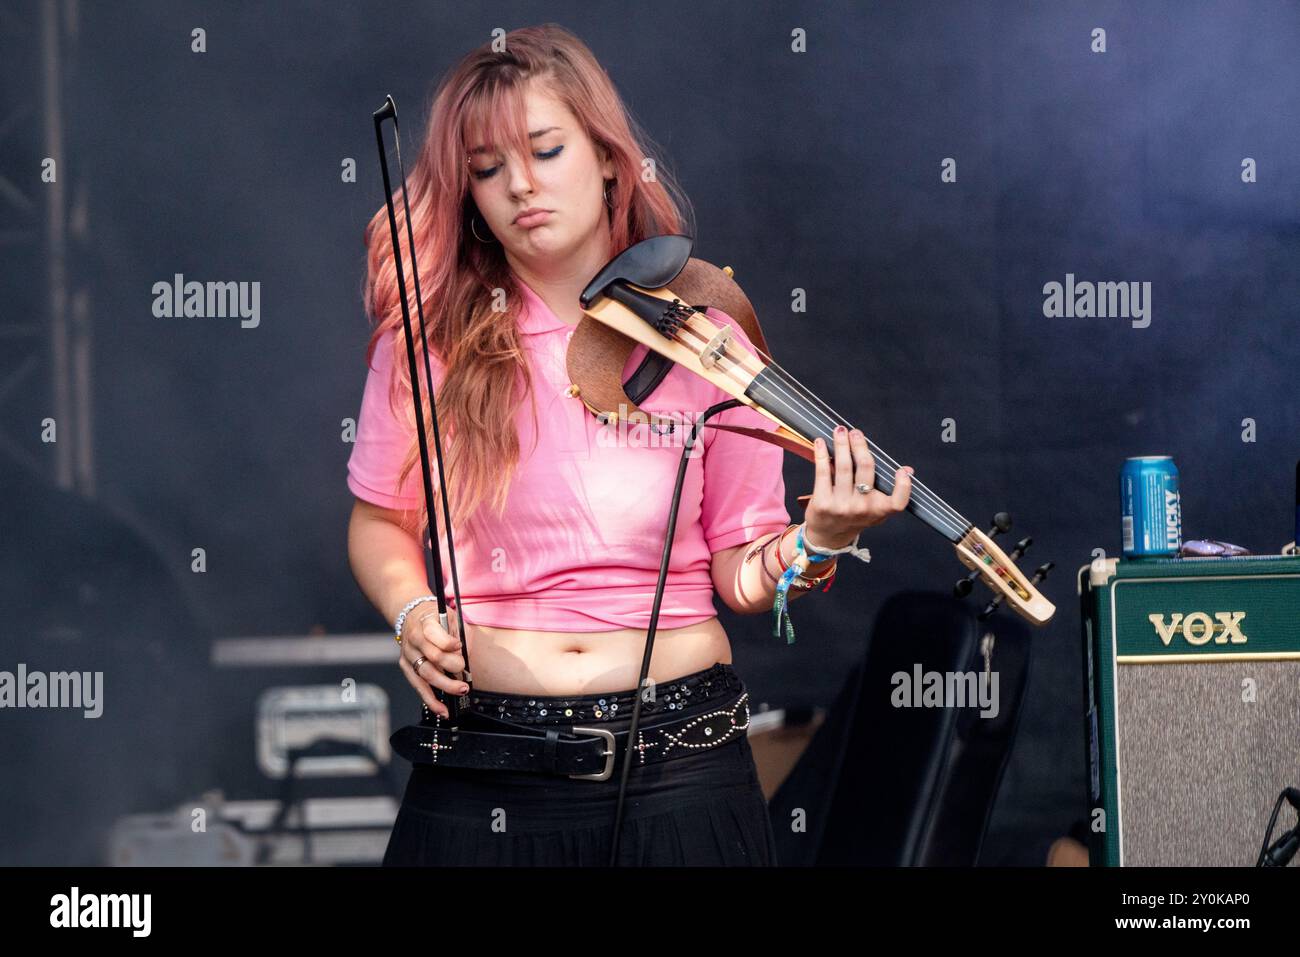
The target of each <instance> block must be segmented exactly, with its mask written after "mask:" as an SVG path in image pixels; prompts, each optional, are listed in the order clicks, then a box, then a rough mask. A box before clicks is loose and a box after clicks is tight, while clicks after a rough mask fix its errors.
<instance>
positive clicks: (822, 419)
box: [579, 235, 1056, 626]
mask: <svg viewBox="0 0 1300 957" xmlns="http://www.w3.org/2000/svg"><path fill="white" fill-rule="evenodd" d="M692 245H693V240H692V239H691V238H690V237H689V236H680V235H666V236H655V237H653V238H651V239H646V240H643V241H641V242H639V243H636V244H634V245H632V246H629V247H628V248H627V249H626V250H624V251H623V252H622V253H620V254H619V255H618V256H616V257H615V258H614V259H612V260H610V262H609V263H607V264H606V265H605V266H604V268H602V269H601V271H600V272H599V273H597V274H596V277H595V278H594V279H593V280H592V281H591V282H590V283H589V284H588V285H587V287H586V288H585V289H584V290H583V293H582V295H581V296H580V297H579V301H580V303H581V305H582V308H583V311H584V312H585V314H586V315H587V316H590V317H591V318H592V319H594V320H596V321H597V322H599V323H601V324H602V325H605V326H608V327H610V328H612V329H614V330H615V331H617V332H620V333H622V334H623V335H625V336H627V337H629V338H630V339H633V340H635V341H636V342H639V343H641V344H643V345H644V346H646V348H648V349H650V350H652V351H654V352H657V353H659V354H661V355H663V356H665V357H667V358H668V359H671V360H672V361H674V362H676V363H677V364H679V365H682V366H685V367H686V368H687V369H688V370H690V371H691V372H693V373H694V374H696V375H698V376H700V377H702V378H704V379H707V380H708V381H709V382H711V383H713V384H714V385H716V386H717V387H718V388H719V389H721V390H722V391H723V392H725V393H726V394H728V395H731V396H733V397H735V398H736V399H739V400H740V401H741V402H743V403H744V404H745V405H748V406H749V407H750V408H752V409H754V410H755V411H757V412H759V413H761V414H762V415H764V416H765V417H767V418H768V419H771V420H772V421H773V422H774V423H775V424H776V428H775V429H774V430H770V431H765V430H763V429H755V428H749V427H746V426H736V425H726V424H723V423H718V424H713V423H706V425H708V426H709V427H711V428H715V429H725V430H727V431H730V432H738V433H741V434H744V435H748V436H751V437H752V438H757V439H761V440H762V441H765V442H770V443H772V444H774V445H777V446H780V447H781V448H783V449H785V450H786V451H788V452H793V453H794V454H796V455H799V456H801V457H803V458H805V459H808V460H809V461H810V462H811V461H815V452H814V448H813V440H814V439H815V438H816V437H817V436H821V437H822V438H823V439H824V440H825V442H826V446H827V448H828V449H829V450H831V454H832V457H833V456H834V451H833V450H834V447H835V437H834V430H835V427H836V426H838V425H844V426H846V427H849V428H852V425H851V424H850V423H849V421H848V420H847V419H845V418H844V417H843V416H842V415H840V414H839V413H838V412H836V411H835V410H834V409H832V408H831V407H830V406H829V405H828V404H827V403H826V402H824V401H822V400H821V399H820V398H818V397H817V396H816V395H814V394H813V393H812V392H811V391H810V390H809V389H807V388H806V387H805V386H804V385H803V384H802V383H800V382H799V380H797V379H796V378H795V377H794V376H792V375H791V374H790V373H788V372H786V371H785V370H784V369H782V368H781V367H780V366H779V365H778V364H777V363H776V362H775V361H774V360H773V359H772V358H771V357H770V356H767V355H760V354H756V353H755V352H751V351H750V350H748V349H746V348H745V347H744V346H743V345H741V343H740V342H739V341H738V340H737V339H736V338H735V336H734V334H733V332H734V330H733V329H732V327H731V326H729V325H727V324H726V323H717V322H714V320H712V319H711V318H709V317H708V316H707V315H705V314H704V313H701V312H698V311H697V310H695V309H694V308H692V307H691V306H689V305H687V304H686V303H685V302H683V301H682V300H681V299H680V298H679V297H678V296H676V295H674V293H673V292H672V290H671V289H670V288H669V283H670V282H672V281H673V279H674V278H675V277H676V276H677V275H678V273H680V272H681V270H682V268H683V267H684V266H685V264H686V262H687V261H688V259H689V258H690V254H691V247H692ZM867 446H868V448H869V449H870V450H871V454H872V456H873V457H874V459H875V463H876V477H875V486H876V488H878V489H880V491H881V492H882V493H884V494H886V495H888V494H890V493H891V492H892V491H893V489H894V476H895V473H896V471H897V470H898V467H899V466H898V463H897V462H896V461H895V460H894V459H893V458H892V457H891V456H890V455H889V454H888V453H887V452H885V451H884V450H883V449H881V448H880V447H879V446H878V445H876V444H875V443H874V442H872V441H871V440H870V439H868V440H867ZM801 498H803V499H806V496H801ZM906 510H907V511H908V512H909V513H911V514H912V515H913V516H914V517H915V518H917V519H919V520H920V521H921V522H923V523H924V524H925V525H927V526H928V527H930V528H932V529H934V530H935V531H936V532H938V533H939V534H940V535H942V536H943V537H944V538H946V539H947V540H948V541H949V542H951V543H952V545H953V547H954V548H955V549H956V552H957V557H958V559H959V560H960V561H961V563H962V564H963V565H965V566H966V567H967V568H969V569H971V570H972V571H971V573H970V574H969V575H968V576H966V578H964V579H962V580H959V581H958V582H957V585H956V588H955V591H956V593H957V594H958V595H961V596H964V595H966V594H968V593H969V592H970V589H971V586H972V583H973V582H974V580H976V579H981V580H983V581H984V583H985V584H986V585H988V586H989V588H990V589H992V591H993V593H994V595H993V600H992V601H991V602H990V603H989V605H988V606H986V607H985V608H984V609H983V611H982V612H981V613H980V617H981V618H985V617H987V616H988V615H990V614H992V613H993V611H994V610H996V608H997V607H998V605H999V604H1001V603H1002V602H1006V603H1007V604H1008V605H1009V606H1010V607H1011V608H1012V609H1013V610H1014V611H1015V612H1017V613H1018V614H1019V615H1021V616H1022V617H1023V618H1025V619H1026V620H1027V621H1029V622H1030V623H1031V624H1034V625H1040V626H1041V625H1045V624H1046V623H1047V622H1048V621H1050V620H1051V618H1052V616H1053V615H1054V614H1055V613H1056V606H1054V605H1053V604H1052V603H1051V602H1050V601H1048V600H1047V598H1046V597H1045V596H1044V595H1043V594H1042V593H1041V592H1039V590H1038V589H1037V588H1036V587H1035V585H1036V583H1037V582H1039V581H1041V580H1042V579H1044V578H1046V577H1047V573H1048V571H1050V570H1051V568H1052V567H1053V566H1052V563H1051V562H1047V563H1045V564H1043V565H1042V566H1040V567H1039V568H1038V569H1037V570H1036V572H1035V574H1034V577H1033V579H1030V578H1029V577H1027V576H1026V575H1025V574H1024V573H1023V572H1021V570H1020V569H1019V568H1017V567H1016V562H1015V560H1016V559H1018V558H1019V557H1020V556H1021V555H1022V554H1024V552H1025V550H1026V549H1027V548H1028V547H1029V545H1030V543H1031V542H1032V539H1030V538H1024V539H1022V540H1021V541H1020V542H1018V543H1017V544H1016V547H1015V548H1014V549H1013V550H1012V552H1011V554H1010V555H1008V554H1007V553H1006V552H1004V551H1003V550H1002V549H1001V548H1000V547H999V546H998V545H997V544H996V543H994V541H993V536H994V535H996V534H998V533H999V532H1003V531H1006V530H1007V529H1009V528H1010V518H1009V516H1007V515H1006V513H1005V512H999V513H998V514H997V515H996V516H995V517H994V528H993V529H992V530H990V531H989V532H987V533H986V532H984V531H982V530H981V529H979V528H977V527H976V526H975V525H974V524H973V523H971V522H970V521H969V520H968V519H966V518H965V517H964V516H962V514H961V513H960V512H958V511H957V510H956V509H955V508H953V507H952V506H951V505H949V504H948V503H947V502H945V501H944V500H943V499H942V498H941V497H940V496H939V495H938V494H936V493H935V492H934V491H933V490H932V489H930V488H928V487H927V486H926V485H925V484H924V483H923V482H921V481H920V480H919V479H917V478H916V477H915V476H913V479H912V494H911V496H910V498H909V500H908V503H907V506H906Z"/></svg>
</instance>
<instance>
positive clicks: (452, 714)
mask: <svg viewBox="0 0 1300 957" xmlns="http://www.w3.org/2000/svg"><path fill="white" fill-rule="evenodd" d="M374 119H375V139H376V141H377V142H378V144H379V168H380V170H381V171H382V172H383V174H384V200H385V202H386V203H387V204H388V226H389V229H390V231H391V233H392V239H393V265H394V267H395V268H396V270H397V290H398V296H399V298H400V299H401V303H402V322H403V325H404V326H405V328H406V360H407V363H408V365H409V367H410V370H411V399H412V401H413V402H414V404H415V431H416V435H417V436H418V438H419V445H420V466H421V468H420V473H421V476H422V477H423V479H424V503H425V507H426V508H427V509H428V512H427V514H428V517H429V552H428V553H426V556H425V560H426V562H427V563H428V562H429V557H430V553H431V555H432V562H431V563H430V564H431V568H432V578H433V593H434V596H435V598H436V599H437V603H438V623H439V624H440V625H442V627H443V629H444V630H446V631H448V632H450V631H451V628H450V626H449V624H448V620H447V591H446V584H445V582H444V579H443V575H442V551H441V548H440V546H439V543H438V534H437V531H438V529H437V524H438V523H437V521H436V515H437V512H436V511H435V510H434V507H433V482H432V478H431V474H432V470H431V469H430V468H429V448H428V442H427V440H426V439H425V434H424V414H423V408H422V402H421V399H420V376H419V371H418V367H417V366H416V363H415V338H414V336H412V334H411V307H410V305H409V303H408V301H407V296H406V273H405V271H404V270H403V269H402V246H401V243H400V242H399V240H398V230H397V211H396V209H395V208H394V206H393V187H392V183H391V182H390V181H389V178H388V153H387V152H386V150H385V149H384V132H383V122H384V120H386V119H391V120H392V121H393V153H394V154H395V155H396V157H397V171H398V173H399V175H400V176H401V178H402V211H403V213H404V215H405V216H406V242H407V248H408V249H410V251H411V280H412V282H413V284H414V286H415V311H416V313H417V314H418V315H419V318H420V342H421V344H422V347H423V348H422V350H421V351H422V352H423V354H424V375H425V381H426V382H427V383H428V390H427V391H428V394H429V420H430V423H431V424H432V425H433V444H434V457H435V458H436V460H437V462H438V490H439V493H440V495H441V498H442V516H443V519H442V520H443V526H444V527H445V528H446V530H447V558H448V562H449V563H450V565H451V585H452V593H453V595H454V597H455V601H456V637H457V638H459V639H460V647H461V654H462V655H463V656H464V658H465V670H464V671H463V672H461V674H460V679H461V680H462V681H464V682H465V683H466V684H467V685H472V679H471V678H470V670H469V642H467V641H466V640H465V631H464V629H465V625H464V622H462V621H461V615H460V608H461V604H460V578H459V576H457V574H456V546H455V545H454V544H453V542H452V536H451V513H450V509H449V508H448V505H447V477H446V475H445V474H444V472H443V467H442V438H441V435H440V434H439V431H438V410H437V408H436V407H435V406H434V402H433V371H432V369H431V368H430V365H429V337H428V334H427V333H426V332H425V326H424V298H423V297H422V296H421V295H420V268H419V266H418V265H417V264H416V261H415V233H414V230H413V229H412V227H411V207H410V204H409V203H408V202H407V199H406V169H405V168H404V167H403V166H402V143H401V131H400V130H399V129H398V126H397V104H396V103H394V102H393V98H392V96H391V95H390V96H387V97H385V98H384V105H383V106H381V107H380V108H379V109H377V110H375V113H374ZM433 693H434V695H435V696H436V697H437V698H438V700H439V701H441V702H442V703H443V704H444V705H446V706H447V723H448V725H450V726H451V727H453V728H454V727H456V725H457V722H458V720H459V718H460V712H461V710H462V709H463V708H464V707H465V706H466V705H467V704H468V703H469V701H468V698H469V694H468V692H467V693H466V694H464V695H460V696H455V695H451V694H450V693H447V692H444V691H443V690H442V689H441V688H434V689H433ZM421 704H422V705H423V707H424V715H425V718H428V717H429V716H430V715H431V714H432V712H430V711H429V706H428V705H427V704H424V703H423V701H421ZM433 718H434V723H435V725H436V724H437V723H438V722H439V721H440V720H441V718H442V716H441V715H433Z"/></svg>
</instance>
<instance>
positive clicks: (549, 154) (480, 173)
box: [474, 144, 564, 179]
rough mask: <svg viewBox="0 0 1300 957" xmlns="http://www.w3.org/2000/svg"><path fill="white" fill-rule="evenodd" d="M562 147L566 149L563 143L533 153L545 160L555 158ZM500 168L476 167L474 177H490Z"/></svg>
mask: <svg viewBox="0 0 1300 957" xmlns="http://www.w3.org/2000/svg"><path fill="white" fill-rule="evenodd" d="M562 149H564V146H563V144H561V145H560V146H557V147H555V149H551V150H547V151H546V152H544V153H534V154H533V155H534V156H536V157H537V158H538V159H543V160H548V159H555V157H557V156H559V155H560V151H561V150H562ZM500 168H501V167H500V166H493V167H491V168H489V169H476V170H474V177H475V178H476V179H488V178H489V177H491V176H493V175H495V174H496V171H497V170H499V169H500Z"/></svg>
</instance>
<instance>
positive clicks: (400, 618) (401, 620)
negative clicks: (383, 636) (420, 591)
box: [393, 595, 438, 644]
mask: <svg viewBox="0 0 1300 957" xmlns="http://www.w3.org/2000/svg"><path fill="white" fill-rule="evenodd" d="M437 600H438V596H437V595H421V596H420V597H419V598H412V599H411V600H410V601H408V602H407V603H406V607H405V608H403V609H402V610H401V611H400V612H398V615H397V623H396V624H395V625H393V638H394V639H395V640H396V641H397V642H398V643H399V644H400V643H401V640H402V626H403V625H405V624H406V616H407V615H409V614H410V613H411V609H412V608H414V607H415V606H416V605H418V604H420V603H421V602H426V601H437Z"/></svg>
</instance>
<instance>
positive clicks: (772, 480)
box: [700, 307, 790, 552]
mask: <svg viewBox="0 0 1300 957" xmlns="http://www.w3.org/2000/svg"><path fill="white" fill-rule="evenodd" d="M706 314H707V315H709V316H710V317H711V318H713V319H714V320H715V321H725V322H728V323H730V324H731V326H732V327H733V328H734V329H735V338H736V339H737V340H738V341H739V342H740V343H741V344H742V345H744V346H745V347H746V348H748V349H751V350H752V349H753V345H752V344H751V343H750V341H749V337H748V336H746V335H745V332H744V330H743V329H742V328H741V327H740V324H739V323H737V322H736V321H735V320H734V319H732V318H731V317H730V316H729V315H727V314H726V313H725V312H723V311H722V310H721V309H715V308H713V307H710V308H709V309H708V310H707V313H706ZM719 391H720V390H719ZM708 421H709V422H718V423H722V424H724V425H743V426H749V427H751V428H757V429H763V430H764V431H767V432H771V431H772V430H773V429H775V428H776V424H775V423H774V422H773V421H772V420H771V419H769V418H767V417H766V416H764V415H762V414H760V413H758V412H756V411H754V410H753V409H751V408H749V406H744V405H742V406H737V407H736V408H734V409H727V410H726V411H725V412H720V413H719V414H718V415H715V416H714V417H713V418H711V419H709V420H708ZM703 434H704V436H705V439H706V441H705V451H704V456H703V458H704V498H703V503H702V505H701V510H700V521H701V523H702V524H703V526H704V540H705V542H706V543H707V544H708V546H709V551H710V552H719V551H722V550H723V549H726V548H731V547H733V546H736V545H742V544H744V543H746V542H752V541H753V540H754V539H756V538H758V537H759V536H761V535H766V534H768V533H771V532H779V531H781V530H782V529H784V528H785V527H786V526H787V525H789V524H790V513H789V512H788V511H787V510H786V507H785V477H784V475H783V473H782V471H781V469H782V465H783V463H784V459H785V450H784V449H782V448H781V447H780V446H777V445H773V444H772V443H770V442H764V441H762V440H761V439H755V438H751V437H750V436H748V435H741V434H739V433H736V432H728V431H726V430H725V429H710V428H708V427H707V423H706V426H705V428H704V430H703Z"/></svg>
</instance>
